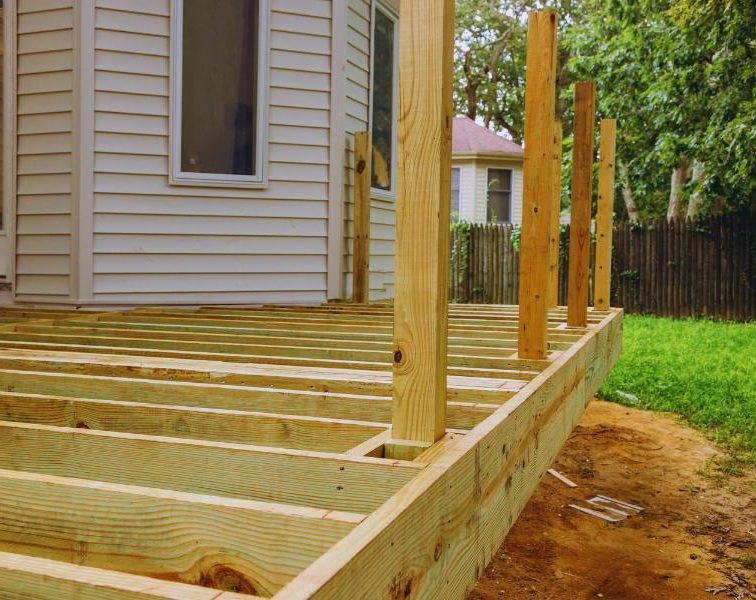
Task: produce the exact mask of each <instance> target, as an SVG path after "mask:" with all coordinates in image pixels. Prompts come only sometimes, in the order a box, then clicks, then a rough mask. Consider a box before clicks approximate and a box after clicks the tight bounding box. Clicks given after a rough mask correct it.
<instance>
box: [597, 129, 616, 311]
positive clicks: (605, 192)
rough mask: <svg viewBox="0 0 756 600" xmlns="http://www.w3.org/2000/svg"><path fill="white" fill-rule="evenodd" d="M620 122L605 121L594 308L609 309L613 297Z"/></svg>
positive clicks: (602, 134)
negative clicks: (617, 153)
mask: <svg viewBox="0 0 756 600" xmlns="http://www.w3.org/2000/svg"><path fill="white" fill-rule="evenodd" d="M616 142H617V121H616V120H615V119H602V120H601V141H600V147H599V181H598V208H597V210H596V272H595V274H594V277H593V281H594V284H593V299H594V300H593V306H594V307H595V309H596V310H607V309H608V308H609V306H610V303H611V295H612V290H611V287H612V229H613V227H614V222H613V220H614V160H615V150H616Z"/></svg>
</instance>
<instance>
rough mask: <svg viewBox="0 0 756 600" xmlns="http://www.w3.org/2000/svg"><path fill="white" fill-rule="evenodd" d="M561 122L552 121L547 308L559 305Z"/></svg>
mask: <svg viewBox="0 0 756 600" xmlns="http://www.w3.org/2000/svg"><path fill="white" fill-rule="evenodd" d="M562 136H563V132H562V122H561V121H554V157H553V158H554V181H553V184H554V185H553V194H552V205H551V234H550V235H549V307H550V308H555V307H556V306H558V305H559V262H560V260H559V255H560V245H561V244H560V241H561V227H560V218H561V214H562Z"/></svg>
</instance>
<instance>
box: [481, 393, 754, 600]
mask: <svg viewBox="0 0 756 600" xmlns="http://www.w3.org/2000/svg"><path fill="white" fill-rule="evenodd" d="M717 455H718V451H717V449H716V448H715V447H714V446H713V445H712V444H711V443H710V442H709V441H708V440H706V438H704V437H703V436H701V435H700V434H699V433H697V432H696V431H693V430H692V429H689V428H687V427H685V426H684V425H682V424H681V423H680V421H679V420H678V419H676V418H675V417H673V416H669V415H660V414H653V413H649V412H645V411H639V410H634V409H628V408H625V407H622V406H617V405H614V404H608V403H605V402H597V401H596V402H593V403H592V404H591V405H590V406H589V408H588V410H587V411H586V413H585V416H584V417H583V420H582V421H581V423H580V425H579V426H578V428H577V429H576V430H575V432H574V433H573V435H572V437H571V438H570V439H569V440H568V442H567V444H566V445H565V447H564V449H563V450H562V453H561V454H560V455H559V457H558V459H557V461H556V463H555V464H554V468H555V469H557V470H558V471H559V472H561V473H563V474H564V475H566V476H567V477H569V478H570V479H571V480H572V481H574V482H575V483H577V484H578V486H579V487H577V488H575V489H572V488H569V487H567V486H565V485H564V484H563V483H561V482H560V481H558V480H557V479H555V478H554V477H552V476H550V475H546V476H545V477H544V480H543V481H542V482H541V484H540V485H539V487H538V489H537V490H536V492H535V494H534V495H533V497H532V499H531V501H530V503H529V504H528V506H527V507H526V508H525V510H524V512H523V513H522V516H521V517H520V519H519V520H518V522H517V524H516V525H515V527H514V528H513V529H512V531H511V532H510V533H509V536H508V537H507V539H506V540H505V542H504V544H503V546H502V547H501V548H500V549H499V552H498V553H497V554H496V556H495V558H494V560H493V562H492V563H491V565H490V566H489V568H488V569H487V571H486V573H485V575H484V577H483V579H482V580H481V581H480V582H479V583H478V585H477V587H476V588H475V589H474V591H473V592H472V594H471V595H470V599H471V600H493V599H496V600H500V599H502V598H505V599H518V600H519V599H535V598H537V599H539V600H549V599H559V600H562V599H569V600H572V599H575V600H582V599H586V600H587V599H594V598H606V599H607V600H611V599H625V598H627V599H631V600H646V599H652V598H653V599H654V600H666V599H669V600H695V599H698V598H701V599H711V598H722V599H724V598H740V599H743V600H745V599H749V600H750V599H753V598H756V474H754V473H750V474H748V475H746V476H743V477H725V478H720V479H714V478H712V477H711V476H710V475H709V476H706V475H705V474H704V473H705V472H707V471H708V472H711V470H712V461H713V460H715V458H716V457H717ZM596 494H603V495H606V496H610V497H612V498H617V499H620V500H624V501H626V502H630V503H633V504H638V505H641V506H644V507H646V510H645V512H643V513H640V514H639V515H632V516H631V517H630V518H628V519H627V520H625V521H622V522H620V523H616V524H611V523H607V522H605V521H602V520H599V519H597V518H595V517H591V516H589V515H585V514H582V513H580V512H577V511H575V510H574V509H572V508H568V507H567V505H568V504H570V503H578V504H581V505H584V506H590V505H586V504H585V500H587V499H588V498H592V497H593V496H594V495H596Z"/></svg>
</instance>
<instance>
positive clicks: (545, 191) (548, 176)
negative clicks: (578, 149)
mask: <svg viewBox="0 0 756 600" xmlns="http://www.w3.org/2000/svg"><path fill="white" fill-rule="evenodd" d="M556 32H557V18H556V13H555V12H554V11H549V10H544V11H539V12H535V13H531V15H530V17H529V19H528V48H527V78H526V83H525V158H524V173H523V178H524V181H523V198H522V234H521V241H520V296H519V302H520V319H519V333H518V354H519V356H520V358H529V359H544V358H546V357H547V356H548V339H547V333H548V308H549V303H548V298H547V294H548V290H549V261H550V256H549V255H550V250H549V246H550V237H549V236H550V235H551V212H552V202H553V187H554V158H553V154H554V142H553V139H554V109H555V105H556V100H555V98H556V87H555V86H556Z"/></svg>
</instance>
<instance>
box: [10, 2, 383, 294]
mask: <svg viewBox="0 0 756 600" xmlns="http://www.w3.org/2000/svg"><path fill="white" fill-rule="evenodd" d="M4 5H5V6H4V12H5V25H4V40H5V42H4V44H3V46H4V55H5V58H4V73H5V77H4V79H5V81H4V97H5V99H4V101H3V110H4V120H3V122H4V136H3V140H4V149H5V151H4V171H3V175H4V177H3V181H4V185H3V217H4V218H3V226H2V232H1V233H0V240H1V241H0V253H1V254H2V256H4V257H5V261H4V267H5V272H4V273H3V274H4V275H5V278H6V282H7V284H8V285H9V286H10V287H11V292H10V296H9V297H6V298H5V302H6V303H14V304H57V305H75V306H98V305H129V306H134V305H142V304H172V305H181V304H189V305H193V304H205V303H213V304H251V303H260V302H279V301H286V302H321V301H325V300H327V299H338V298H344V297H348V296H349V294H350V286H351V274H350V271H351V252H352V239H351V236H352V223H351V218H352V208H351V206H352V172H353V165H352V152H353V143H354V142H353V135H354V133H355V132H358V131H363V130H365V131H367V130H372V136H373V140H374V147H375V148H376V151H377V152H378V153H380V157H378V158H377V159H376V160H374V163H375V164H376V165H377V167H376V173H375V174H374V176H373V194H372V206H371V221H372V229H371V248H370V251H371V256H370V266H371V281H370V287H371V298H372V299H379V298H386V297H390V296H392V293H393V291H392V286H393V269H394V267H393V251H394V250H393V247H394V241H395V217H394V197H395V179H396V178H395V176H394V173H395V168H396V165H395V164H394V162H395V152H394V148H395V145H396V128H395V122H396V106H397V42H398V39H397V35H396V32H397V22H398V16H397V15H398V0H380V1H378V0H333V1H327V0H249V1H239V2H224V3H215V2H212V3H211V2H205V1H202V0H133V1H131V0H130V1H129V2H124V1H120V0H81V1H74V0H6V2H5V3H4Z"/></svg>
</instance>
